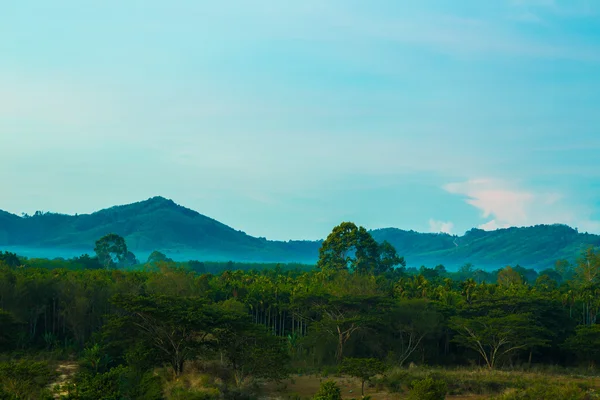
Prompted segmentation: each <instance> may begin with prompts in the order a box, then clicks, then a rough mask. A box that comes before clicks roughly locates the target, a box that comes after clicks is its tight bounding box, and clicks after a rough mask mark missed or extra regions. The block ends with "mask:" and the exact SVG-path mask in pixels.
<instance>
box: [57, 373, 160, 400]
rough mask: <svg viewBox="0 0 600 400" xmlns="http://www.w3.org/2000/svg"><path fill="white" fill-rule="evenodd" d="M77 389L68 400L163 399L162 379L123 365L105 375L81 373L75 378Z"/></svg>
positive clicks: (69, 395) (70, 394)
mask: <svg viewBox="0 0 600 400" xmlns="http://www.w3.org/2000/svg"><path fill="white" fill-rule="evenodd" d="M75 388H76V389H75V390H74V391H72V392H71V393H69V394H68V396H67V397H66V398H67V400H98V399H102V400H113V399H114V400H120V399H122V398H127V399H132V400H134V399H140V400H142V399H143V400H146V399H147V400H160V399H162V398H163V393H162V385H161V382H160V378H158V377H157V376H154V375H153V374H152V373H151V372H146V373H143V372H139V371H136V370H134V369H132V368H130V367H125V366H122V365H121V366H118V367H114V368H112V369H110V371H108V372H105V373H103V374H92V373H89V372H87V371H84V372H82V373H79V374H78V375H77V376H76V378H75Z"/></svg>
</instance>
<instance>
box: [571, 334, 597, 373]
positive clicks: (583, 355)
mask: <svg viewBox="0 0 600 400" xmlns="http://www.w3.org/2000/svg"><path fill="white" fill-rule="evenodd" d="M564 347H565V348H566V349H568V350H570V351H572V352H574V353H575V354H577V357H579V359H580V360H584V361H587V362H588V363H589V365H590V367H591V366H593V365H594V364H595V363H596V362H597V361H599V360H600V325H598V324H595V325H591V326H585V325H580V326H578V327H577V331H576V334H575V335H574V336H571V337H569V338H568V339H567V340H566V342H565V344H564Z"/></svg>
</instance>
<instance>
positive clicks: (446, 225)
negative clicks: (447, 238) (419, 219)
mask: <svg viewBox="0 0 600 400" xmlns="http://www.w3.org/2000/svg"><path fill="white" fill-rule="evenodd" d="M453 228H454V224H453V223H452V222H450V221H447V222H444V221H437V220H434V219H430V220H429V231H430V232H434V233H438V232H442V233H448V234H452V229H453Z"/></svg>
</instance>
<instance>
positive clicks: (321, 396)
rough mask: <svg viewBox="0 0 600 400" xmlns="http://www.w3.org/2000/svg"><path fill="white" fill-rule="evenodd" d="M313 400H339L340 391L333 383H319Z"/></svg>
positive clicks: (340, 397) (340, 396)
mask: <svg viewBox="0 0 600 400" xmlns="http://www.w3.org/2000/svg"><path fill="white" fill-rule="evenodd" d="M313 399H314V400H341V399H342V390H341V389H340V387H339V386H338V385H337V384H336V383H335V382H334V381H325V382H323V383H321V387H320V388H319V391H318V392H317V394H315V397H314V398H313Z"/></svg>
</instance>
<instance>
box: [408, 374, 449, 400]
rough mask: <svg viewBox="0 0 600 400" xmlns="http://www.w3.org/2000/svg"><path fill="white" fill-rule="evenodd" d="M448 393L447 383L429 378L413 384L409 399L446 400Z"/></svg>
mask: <svg viewBox="0 0 600 400" xmlns="http://www.w3.org/2000/svg"><path fill="white" fill-rule="evenodd" d="M447 392H448V386H447V385H446V382H444V381H442V380H435V379H433V378H432V377H428V378H425V379H422V380H420V381H414V382H413V387H412V390H411V391H410V393H409V395H408V398H409V399H410V400H444V399H445V398H446V393H447Z"/></svg>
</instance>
